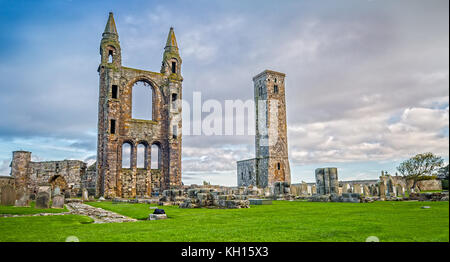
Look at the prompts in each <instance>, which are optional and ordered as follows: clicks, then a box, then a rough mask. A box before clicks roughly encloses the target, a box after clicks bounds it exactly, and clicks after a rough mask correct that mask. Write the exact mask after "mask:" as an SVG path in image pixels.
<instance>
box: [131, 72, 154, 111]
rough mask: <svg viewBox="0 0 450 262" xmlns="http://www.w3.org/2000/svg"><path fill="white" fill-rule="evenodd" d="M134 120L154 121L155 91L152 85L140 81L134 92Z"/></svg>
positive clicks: (135, 85)
mask: <svg viewBox="0 0 450 262" xmlns="http://www.w3.org/2000/svg"><path fill="white" fill-rule="evenodd" d="M131 115H132V118H134V119H143V120H152V119H153V90H152V87H151V85H150V84H148V83H147V82H144V81H138V82H136V83H135V84H134V86H133V90H132V112H131Z"/></svg>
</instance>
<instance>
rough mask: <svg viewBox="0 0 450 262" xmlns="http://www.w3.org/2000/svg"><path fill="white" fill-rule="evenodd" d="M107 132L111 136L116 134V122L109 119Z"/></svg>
mask: <svg viewBox="0 0 450 262" xmlns="http://www.w3.org/2000/svg"><path fill="white" fill-rule="evenodd" d="M109 131H110V133H111V134H115V133H116V120H115V119H111V124H110V128H109Z"/></svg>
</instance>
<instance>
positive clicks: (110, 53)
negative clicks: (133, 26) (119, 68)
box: [108, 50, 114, 63]
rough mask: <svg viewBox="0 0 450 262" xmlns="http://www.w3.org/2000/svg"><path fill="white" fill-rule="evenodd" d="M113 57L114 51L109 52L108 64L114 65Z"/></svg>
mask: <svg viewBox="0 0 450 262" xmlns="http://www.w3.org/2000/svg"><path fill="white" fill-rule="evenodd" d="M113 55H114V51H113V50H109V51H108V63H112V62H113Z"/></svg>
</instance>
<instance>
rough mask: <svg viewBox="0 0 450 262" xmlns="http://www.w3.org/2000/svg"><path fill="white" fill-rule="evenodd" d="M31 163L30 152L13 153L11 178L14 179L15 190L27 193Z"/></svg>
mask: <svg viewBox="0 0 450 262" xmlns="http://www.w3.org/2000/svg"><path fill="white" fill-rule="evenodd" d="M30 162H31V152H28V151H14V152H13V158H12V163H11V176H12V177H14V185H15V188H16V189H17V190H19V189H23V190H25V191H26V192H28V190H29V188H28V185H29V184H30V183H29V174H28V172H29V168H30Z"/></svg>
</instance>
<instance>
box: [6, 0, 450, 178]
mask: <svg viewBox="0 0 450 262" xmlns="http://www.w3.org/2000/svg"><path fill="white" fill-rule="evenodd" d="M448 5H449V3H448V1H447V0H442V1H441V0H430V1H413V0H406V1H378V0H372V1H370V0H369V1H363V0H340V1H325V0H320V1H313V0H309V1H306V0H305V1H287V0H284V1H261V0H258V1H256V0H253V1H200V0H196V1H187V0H186V1H177V0H172V1H132V0H129V1H75V0H73V1H63V0H60V1H56V0H55V1H5V0H0V112H1V121H0V174H1V175H8V174H9V163H10V161H11V152H12V151H14V150H20V149H22V150H29V151H32V152H33V160H36V161H37V160H62V159H81V160H85V161H92V159H95V154H96V133H97V110H98V109H97V106H98V104H97V100H98V74H97V71H96V70H97V67H98V64H99V61H100V56H99V44H100V39H101V34H102V32H103V29H104V27H105V24H106V20H107V16H108V12H110V11H112V12H114V16H115V21H116V24H117V29H118V32H119V39H120V43H121V47H122V62H123V65H125V66H129V67H135V68H141V69H145V70H150V71H159V69H160V65H161V59H162V53H163V48H164V45H165V40H166V37H167V33H168V31H169V27H170V26H173V27H174V28H175V34H176V37H177V40H178V45H179V47H180V53H181V57H182V59H183V65H182V74H183V77H184V82H183V98H184V99H185V100H187V101H192V95H193V92H201V94H202V98H203V99H204V100H207V99H217V100H219V101H221V102H223V101H225V100H230V99H231V100H234V99H242V100H247V99H252V97H253V86H252V77H253V76H254V75H256V74H258V73H259V72H261V71H263V70H264V69H271V70H276V71H281V72H284V73H286V94H287V97H286V99H287V121H288V137H289V157H290V163H291V170H292V182H293V183H296V182H301V181H302V180H304V181H307V182H312V181H314V169H315V168H317V167H324V166H336V167H338V168H339V169H338V170H339V171H338V172H339V178H340V179H341V180H348V179H371V178H372V179H373V178H377V177H378V176H379V174H380V172H381V170H387V171H390V172H395V167H396V166H397V165H398V164H399V163H400V162H401V161H402V160H404V159H406V158H409V157H411V156H413V155H414V154H416V153H421V152H427V151H430V152H433V153H435V154H438V155H440V156H442V157H444V158H445V160H446V162H448V155H449V90H448V86H449V58H448V57H449V25H448V22H449V11H448V10H449V6H448ZM253 156H254V138H253V137H252V136H249V135H246V136H184V137H183V182H184V183H185V184H191V183H201V182H202V181H203V180H207V181H210V182H212V183H214V184H224V185H235V184H236V177H235V172H236V171H235V169H236V163H235V161H236V160H241V159H246V158H251V157H253Z"/></svg>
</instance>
